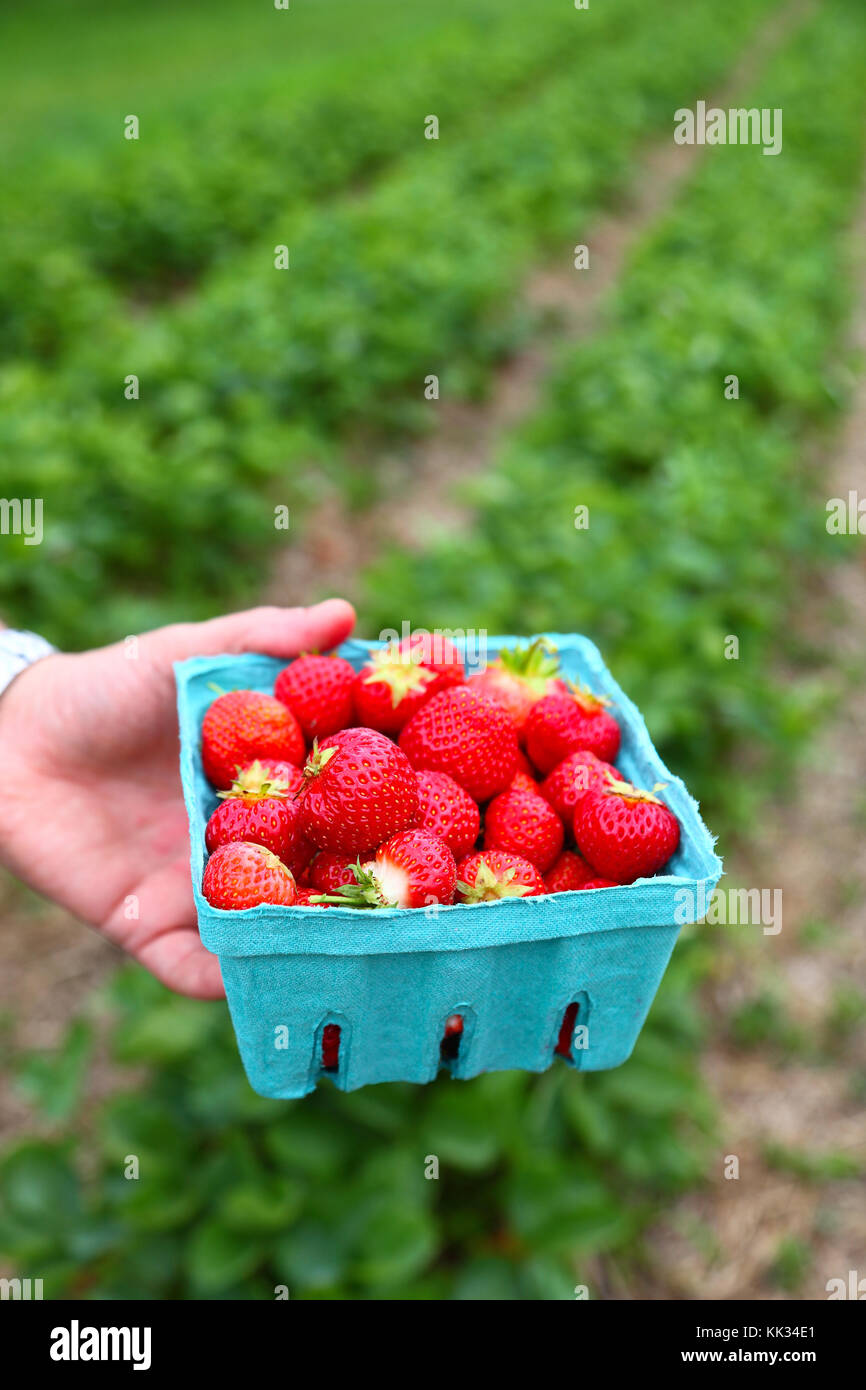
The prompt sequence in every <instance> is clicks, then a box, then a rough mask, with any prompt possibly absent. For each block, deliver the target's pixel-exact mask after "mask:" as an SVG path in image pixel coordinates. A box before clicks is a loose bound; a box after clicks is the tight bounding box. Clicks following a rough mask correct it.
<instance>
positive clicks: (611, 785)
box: [605, 773, 667, 806]
mask: <svg viewBox="0 0 866 1390" xmlns="http://www.w3.org/2000/svg"><path fill="white" fill-rule="evenodd" d="M666 786H667V783H666V782H656V784H655V786H654V787H653V790H652V791H651V792H647V791H642V790H641V788H640V787H633V786H632V784H631V782H619V781H617V780H616V778H614V777H611V776H610V774H609V773H608V779H607V786H606V787H605V791H606V792H612V793H613V794H614V795H615V796H622V797H624V798H625V799H626V800H627V801H651V802H652V803H653V805H655V806H663V805H664V802H663V801H660V800H659V798H658V797H657V796H653V792H657V791H661V790H662V788H663V787H666Z"/></svg>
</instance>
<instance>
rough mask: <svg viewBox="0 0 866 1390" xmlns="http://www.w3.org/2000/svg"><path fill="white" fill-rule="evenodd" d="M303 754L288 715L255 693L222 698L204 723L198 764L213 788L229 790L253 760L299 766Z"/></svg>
mask: <svg viewBox="0 0 866 1390" xmlns="http://www.w3.org/2000/svg"><path fill="white" fill-rule="evenodd" d="M304 753H305V747H304V735H303V734H302V733H301V726H300V724H299V723H298V721H297V719H296V718H295V716H294V715H293V714H292V712H291V710H290V709H287V708H286V706H285V705H284V704H282V703H281V702H280V701H279V700H275V699H274V697H273V695H261V694H260V693H259V692H258V691H257V690H231V691H229V693H228V694H227V695H220V696H219V698H218V699H216V700H214V702H213V704H212V705H211V707H210V709H209V710H208V711H207V713H206V714H205V717H204V720H203V722H202V727H201V756H202V763H203V766H204V771H205V776H206V777H207V779H208V781H209V782H212V783H213V785H214V786H215V787H230V786H231V784H232V782H233V781H234V779H235V774H236V773H237V771H238V770H239V769H240V768H242V767H246V766H247V764H248V763H250V762H252V760H253V758H279V759H280V760H285V761H286V762H289V763H302V762H303V760H304Z"/></svg>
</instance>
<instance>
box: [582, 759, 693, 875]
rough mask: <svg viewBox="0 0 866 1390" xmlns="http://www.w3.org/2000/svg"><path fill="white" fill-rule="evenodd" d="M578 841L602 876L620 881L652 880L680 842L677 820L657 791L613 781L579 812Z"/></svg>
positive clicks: (592, 795)
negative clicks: (656, 793) (640, 788)
mask: <svg viewBox="0 0 866 1390" xmlns="http://www.w3.org/2000/svg"><path fill="white" fill-rule="evenodd" d="M574 838H575V839H576V840H577V847H578V849H579V850H580V852H581V854H582V855H583V857H584V859H585V860H586V861H587V863H588V864H589V865H590V866H591V867H592V868H593V869H594V870H595V872H596V874H598V875H599V877H603V878H607V879H613V880H615V881H616V882H617V883H632V882H633V881H634V880H635V879H636V878H649V877H650V876H651V875H652V874H654V873H657V872H658V870H659V869H660V868H661V867H662V866H663V865H664V864H666V863H667V862H668V860H669V859H670V857H671V855H672V854H673V852H674V850H675V849H676V847H677V845H678V844H679V842H680V827H679V822H678V821H677V818H676V816H675V815H674V814H673V812H672V811H670V810H669V809H668V807H667V806H665V804H664V802H663V801H659V799H658V797H656V796H653V794H652V792H644V791H638V789H637V788H636V787H632V786H629V784H628V783H627V782H611V783H609V784H608V786H606V787H603V788H600V789H599V790H597V791H592V792H588V793H587V794H586V796H585V797H584V798H583V800H582V801H581V802H580V803H579V805H578V807H577V810H576V811H575V813H574Z"/></svg>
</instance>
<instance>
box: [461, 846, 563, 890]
mask: <svg viewBox="0 0 866 1390" xmlns="http://www.w3.org/2000/svg"><path fill="white" fill-rule="evenodd" d="M457 878H458V887H457V896H458V898H459V899H460V900H461V901H462V902H467V903H479V902H493V901H495V900H496V899H498V898H535V897H538V896H539V895H540V894H541V893H545V892H546V891H547V889H546V888H545V886H544V879H543V878H542V877H541V874H540V873H539V872H538V870H537V869H536V867H535V865H534V864H530V862H529V860H528V859H524V858H522V856H521V855H519V854H508V853H507V852H506V851H505V850H499V849H485V850H481V852H480V853H479V854H470V855H467V857H466V858H465V859H461V861H460V863H459V864H458V865H457Z"/></svg>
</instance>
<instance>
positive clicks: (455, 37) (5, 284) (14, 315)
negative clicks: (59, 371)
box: [0, 0, 636, 360]
mask: <svg viewBox="0 0 866 1390" xmlns="http://www.w3.org/2000/svg"><path fill="white" fill-rule="evenodd" d="M635 8H636V6H635V4H634V0H625V3H624V5H623V6H622V7H621V9H620V10H614V11H599V13H598V16H595V15H594V16H593V17H592V19H591V20H589V17H588V15H587V19H588V21H589V22H586V23H583V24H581V23H580V21H578V22H577V23H575V20H574V17H573V16H570V15H569V13H568V12H567V11H565V10H563V9H562V8H560V7H556V8H551V7H547V8H544V7H543V8H542V9H541V11H540V12H537V13H530V12H528V11H527V10H526V7H525V6H521V5H519V4H517V3H516V0H507V3H506V4H505V5H497V6H495V7H491V5H490V4H489V0H474V3H473V5H472V6H470V8H469V10H468V12H467V13H466V14H465V15H464V16H463V17H462V18H461V19H460V20H457V18H456V17H452V19H451V22H450V23H445V24H443V25H441V26H440V27H439V28H438V29H437V30H435V31H434V32H433V33H429V32H428V29H427V24H426V21H425V18H424V16H423V12H418V14H417V18H416V19H415V20H414V21H413V20H412V19H411V17H410V20H409V22H408V23H405V22H404V23H402V24H401V25H399V26H398V35H399V38H400V41H401V44H400V59H401V60H400V61H399V62H398V61H397V55H396V54H395V52H394V49H393V46H394V39H393V38H392V42H391V44H390V45H389V44H385V45H384V46H383V45H379V46H378V47H376V48H374V47H373V46H372V43H371V39H370V37H369V36H368V35H367V34H366V32H365V26H364V24H363V22H362V18H361V16H356V17H355V19H354V23H355V25H356V26H357V29H358V35H357V38H358V50H359V51H358V52H357V53H355V54H353V55H351V57H348V58H347V57H346V56H344V55H342V54H341V55H340V56H338V57H335V58H334V59H332V60H331V61H329V62H325V63H319V64H317V65H315V66H313V67H311V68H307V69H304V68H300V69H295V70H294V72H293V80H292V83H291V85H290V86H289V85H288V84H287V83H286V78H285V73H280V74H279V76H278V77H275V76H274V75H272V74H271V73H270V71H268V72H267V74H266V75H265V76H263V77H262V78H261V79H260V80H259V81H257V82H255V83H251V82H250V81H249V80H247V81H246V82H242V83H240V84H239V85H237V86H232V87H230V88H229V91H228V93H227V94H226V93H225V92H221V99H220V100H218V101H213V100H202V94H201V92H200V91H199V90H198V89H196V90H195V91H194V92H193V93H192V94H190V95H184V94H180V95H177V96H175V97H174V99H173V100H171V101H169V102H168V103H166V105H165V106H163V107H158V108H156V109H154V110H153V111H151V110H150V109H148V110H146V111H143V112H142V113H141V117H140V119H141V121H142V126H141V129H140V133H139V139H138V140H136V141H130V140H127V139H125V138H123V123H122V119H123V118H122V113H120V112H115V113H114V114H113V117H112V118H111V119H109V116H108V113H107V112H103V113H102V114H103V121H102V128H101V130H100V132H99V135H100V138H95V137H93V138H91V139H90V140H89V141H86V142H85V143H83V144H81V143H79V144H77V145H75V146H72V147H70V145H69V144H64V143H63V142H61V144H60V150H59V152H58V153H57V154H56V155H55V156H54V157H53V158H51V157H49V158H48V159H46V160H40V166H39V169H38V171H37V172H36V174H35V176H34V175H33V174H32V173H31V174H30V175H29V176H28V177H27V178H26V180H23V181H22V182H23V189H22V196H21V197H19V198H18V199H17V200H16V202H15V205H14V207H12V206H10V207H9V208H7V210H6V214H5V217H4V218H3V221H2V222H0V248H2V270H0V276H2V278H0V316H2V320H3V325H4V332H3V340H2V347H0V351H2V354H3V355H4V356H5V357H20V356H22V355H30V356H35V357H37V358H47V359H49V360H53V359H56V358H57V356H58V355H62V353H63V352H64V351H65V350H66V348H67V347H68V346H69V345H70V344H74V342H75V340H76V338H77V337H78V336H79V335H80V334H81V332H82V330H83V329H86V327H87V326H88V324H90V323H92V322H93V320H94V319H97V320H98V319H103V318H105V317H106V316H110V315H111V314H112V313H113V312H117V311H118V310H121V311H122V310H123V308H124V303H123V299H122V298H120V296H119V294H118V293H117V290H122V291H125V292H131V293H132V294H134V295H135V296H137V297H138V298H139V299H141V300H143V301H144V302H145V303H147V302H149V301H153V300H154V299H158V298H159V297H161V296H163V295H165V294H168V293H176V292H177V291H178V290H179V289H180V288H184V289H185V290H186V291H189V289H190V284H191V281H192V280H193V278H194V277H195V276H198V275H200V274H201V272H202V271H203V270H204V269H205V268H206V267H208V266H210V265H212V264H214V263H215V262H218V261H220V260H223V261H224V260H225V259H226V258H227V257H231V256H232V255H233V254H234V253H235V252H236V251H237V249H238V248H239V247H241V246H243V245H244V244H245V243H248V242H254V241H257V240H260V238H261V233H262V229H263V227H266V226H269V225H270V224H271V223H274V222H276V221H277V220H278V218H281V217H282V218H285V217H287V216H288V217H290V218H291V219H292V221H293V222H294V221H295V220H296V219H297V218H298V217H299V216H300V214H301V213H302V211H303V209H305V208H306V207H307V206H308V205H309V204H310V203H313V202H316V201H317V200H320V199H322V198H325V197H328V196H333V195H335V194H340V193H342V192H343V191H344V190H346V189H347V188H358V187H363V185H364V183H365V182H369V181H371V180H374V179H375V177H376V176H377V175H379V174H380V173H381V171H382V170H383V169H385V168H386V167H387V165H388V164H389V163H393V162H394V161H395V160H396V159H398V158H399V157H400V156H401V155H406V154H409V153H411V152H412V151H416V150H417V149H418V147H419V143H420V142H421V141H422V139H423V130H424V125H423V122H424V117H425V115H426V114H427V113H428V112H434V113H436V114H437V115H438V117H439V119H440V121H441V123H442V127H443V133H444V135H445V136H446V137H447V138H448V139H449V140H450V141H455V140H458V139H460V138H461V137H464V136H465V135H466V134H467V132H469V131H471V129H472V128H473V126H477V125H479V124H480V123H482V122H483V121H485V120H488V121H495V119H496V117H497V114H498V112H499V111H501V110H502V108H503V106H504V105H505V104H507V103H509V102H511V101H513V100H514V99H515V98H516V97H518V96H519V95H520V94H521V93H522V92H523V90H524V89H525V88H526V87H528V86H529V87H531V86H533V85H534V84H535V83H536V82H537V81H539V80H540V79H543V78H544V77H545V76H546V75H548V74H549V73H550V72H551V70H554V71H555V70H556V68H557V67H562V66H564V65H565V64H566V63H567V64H568V66H569V68H570V69H571V70H572V71H573V73H574V75H575V76H578V75H579V74H580V72H581V70H582V68H583V66H584V65H585V64H589V63H590V62H592V60H593V54H594V53H595V50H596V49H597V47H598V45H599V43H600V42H601V41H602V40H603V39H604V37H605V35H608V36H609V37H610V39H612V40H615V39H616V38H617V36H618V33H619V30H620V28H621V27H622V25H623V24H624V23H626V22H627V21H628V19H629V11H630V10H633V9H635ZM277 23H279V21H277ZM480 26H483V31H484V36H485V38H484V44H483V46H482V45H480V44H479V43H478V42H477V34H478V28H479V27H480ZM379 37H380V38H381V35H380V36H379ZM289 51H290V50H289ZM467 91H471V92H472V101H471V102H467V101H466V98H465V94H466V92H467ZM25 149H27V147H25ZM27 152H28V154H29V157H30V159H31V161H32V153H33V152H32V149H27Z"/></svg>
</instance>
